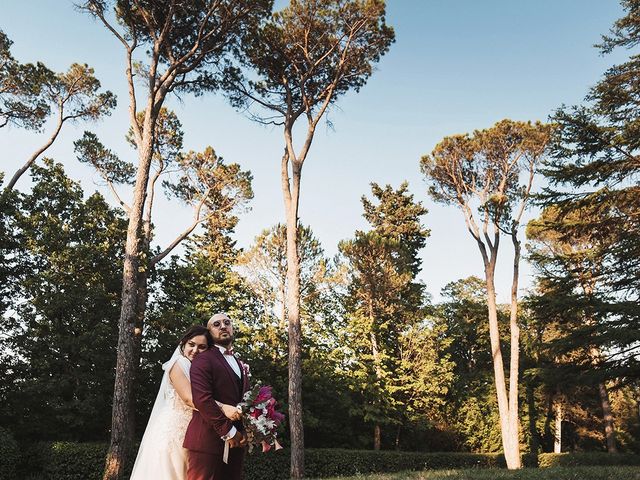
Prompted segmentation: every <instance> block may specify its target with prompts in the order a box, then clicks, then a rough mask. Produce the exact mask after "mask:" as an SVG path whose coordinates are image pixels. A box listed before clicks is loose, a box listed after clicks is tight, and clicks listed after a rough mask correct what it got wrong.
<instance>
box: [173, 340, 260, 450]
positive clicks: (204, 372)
mask: <svg viewBox="0 0 640 480" xmlns="http://www.w3.org/2000/svg"><path fill="white" fill-rule="evenodd" d="M240 373H241V378H240V379H238V376H237V375H236V374H235V372H234V371H233V370H232V368H231V366H229V363H227V360H226V359H225V358H224V355H222V353H220V350H218V348H217V347H212V348H210V349H209V350H207V351H205V352H202V353H201V354H199V355H198V356H197V357H196V358H194V360H193V362H192V363H191V370H190V377H191V394H192V396H193V404H194V405H195V407H196V408H197V410H196V411H194V412H193V416H192V417H191V422H189V426H188V427H187V432H186V434H185V437H184V443H183V445H182V446H183V447H184V448H186V449H188V450H194V451H196V452H203V453H215V454H222V452H223V450H224V442H223V441H222V439H221V438H220V437H223V436H225V435H226V434H227V433H228V432H229V430H231V426H232V425H235V427H236V428H238V429H239V430H242V422H235V423H233V422H231V420H229V419H228V418H227V417H225V415H224V413H222V410H221V409H220V407H219V406H218V405H217V404H216V400H217V401H218V402H220V403H226V404H228V405H236V404H238V403H239V402H240V401H242V395H243V394H244V392H246V391H247V390H249V381H248V378H247V375H246V373H245V372H244V369H243V368H242V366H240Z"/></svg>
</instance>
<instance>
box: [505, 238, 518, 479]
mask: <svg viewBox="0 0 640 480" xmlns="http://www.w3.org/2000/svg"><path fill="white" fill-rule="evenodd" d="M511 241H512V243H513V249H514V254H513V278H512V281H511V306H510V309H509V332H510V356H509V433H510V447H511V451H510V452H509V456H510V457H511V462H512V465H513V467H510V468H520V467H521V463H520V416H519V413H518V411H519V408H518V391H519V389H518V384H519V378H520V376H519V373H520V371H519V370H520V327H519V326H518V281H519V278H520V248H521V246H520V241H518V238H517V230H515V229H514V230H513V231H512V232H511ZM505 453H506V452H505ZM505 456H506V455H505Z"/></svg>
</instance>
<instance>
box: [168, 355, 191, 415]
mask: <svg viewBox="0 0 640 480" xmlns="http://www.w3.org/2000/svg"><path fill="white" fill-rule="evenodd" d="M169 379H170V380H171V383H172V384H173V388H175V389H176V393H177V394H178V395H179V396H180V398H181V399H182V401H183V402H184V403H186V404H187V405H189V406H190V407H191V408H193V409H195V408H196V407H195V406H194V405H193V397H192V396H191V383H190V382H189V379H188V378H187V377H186V376H185V374H184V372H183V371H182V369H181V368H180V367H179V366H178V362H176V363H175V364H174V365H173V367H171V370H170V371H169Z"/></svg>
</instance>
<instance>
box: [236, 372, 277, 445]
mask: <svg viewBox="0 0 640 480" xmlns="http://www.w3.org/2000/svg"><path fill="white" fill-rule="evenodd" d="M271 390H272V387H270V386H268V385H265V386H263V385H260V384H259V383H258V384H257V385H256V386H255V387H253V388H252V389H251V390H248V391H247V392H246V393H245V394H244V396H243V397H242V402H241V403H240V405H239V406H240V407H241V408H242V423H243V425H244V429H245V433H246V435H247V443H248V445H249V452H251V451H252V450H253V447H254V446H258V445H261V446H262V451H263V452H268V451H269V450H271V448H272V447H273V448H274V449H275V450H280V449H281V448H282V446H281V445H280V443H278V439H277V438H276V437H277V432H276V430H277V429H278V426H279V425H280V424H281V423H282V421H283V420H284V415H283V414H282V413H280V412H278V411H277V410H276V399H275V398H273V395H272V394H271Z"/></svg>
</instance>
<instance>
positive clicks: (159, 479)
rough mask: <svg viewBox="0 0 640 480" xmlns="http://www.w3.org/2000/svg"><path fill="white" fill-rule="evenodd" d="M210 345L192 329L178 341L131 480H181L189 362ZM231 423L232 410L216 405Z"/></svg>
mask: <svg viewBox="0 0 640 480" xmlns="http://www.w3.org/2000/svg"><path fill="white" fill-rule="evenodd" d="M212 344H213V341H212V339H211V336H210V334H209V332H208V330H207V328H206V327H203V326H200V325H194V326H193V327H191V328H190V329H189V330H188V331H187V332H186V333H185V334H184V336H183V337H182V339H181V340H180V342H179V344H178V347H177V348H176V349H175V351H174V352H173V355H172V356H171V359H170V360H169V361H168V362H166V363H165V364H164V365H163V366H162V369H163V370H164V374H163V375H162V381H161V383H160V391H159V392H158V396H157V397H156V402H155V403H154V405H153V410H152V411H151V416H150V417H149V422H148V423H147V428H146V430H145V432H144V436H143V437H142V442H141V443H140V449H139V450H138V456H137V457H136V462H135V464H134V466H133V471H132V472H131V477H130V480H149V479H154V480H184V479H185V478H186V476H187V450H185V449H184V448H182V441H183V440H184V434H185V431H186V429H187V425H188V424H189V421H190V420H191V414H192V412H193V410H194V406H193V401H192V398H191V383H190V381H189V369H190V367H191V361H192V360H193V359H194V358H195V357H196V356H197V355H198V354H200V353H202V352H204V351H205V350H207V349H208V348H209V347H210V346H211V345H212ZM219 405H220V408H221V409H222V411H223V413H224V414H225V415H226V416H227V417H228V418H229V419H230V420H238V419H239V416H240V413H239V412H238V410H237V408H236V407H235V406H231V405H224V404H219Z"/></svg>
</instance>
